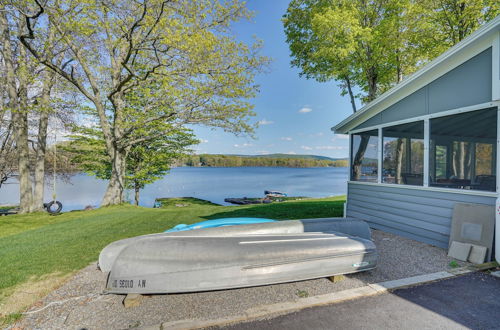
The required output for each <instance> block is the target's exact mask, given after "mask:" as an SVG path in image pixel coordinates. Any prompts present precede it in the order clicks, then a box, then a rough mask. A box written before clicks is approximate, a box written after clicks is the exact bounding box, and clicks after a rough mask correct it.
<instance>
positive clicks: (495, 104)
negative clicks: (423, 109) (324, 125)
mask: <svg viewBox="0 0 500 330" xmlns="http://www.w3.org/2000/svg"><path fill="white" fill-rule="evenodd" d="M498 106H500V101H494V102H486V103H480V104H475V105H470V106H467V107H462V108H457V109H452V110H447V111H441V112H436V113H432V114H429V115H423V116H418V117H412V118H408V119H402V120H397V121H392V122H389V123H383V124H379V125H374V126H369V127H364V128H360V129H355V130H352V131H349V133H350V134H357V133H360V132H366V131H371V130H374V129H379V128H384V127H389V126H396V125H401V124H407V123H412V122H416V121H421V120H426V119H433V118H439V117H446V116H450V115H454V114H457V113H462V112H470V111H477V110H484V109H487V108H493V107H498Z"/></svg>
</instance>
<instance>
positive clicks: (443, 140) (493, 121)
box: [429, 108, 497, 191]
mask: <svg viewBox="0 0 500 330" xmlns="http://www.w3.org/2000/svg"><path fill="white" fill-rule="evenodd" d="M430 125H431V137H430V138H431V150H430V162H431V164H430V167H429V168H430V178H429V182H430V185H431V186H434V187H443V188H456V189H475V190H487V191H495V190H496V166H495V159H496V137H497V129H496V126H497V111H496V108H494V109H486V110H478V111H471V112H466V113H462V114H457V115H452V116H446V117H440V118H436V119H431V121H430Z"/></svg>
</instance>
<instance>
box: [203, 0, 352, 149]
mask: <svg viewBox="0 0 500 330" xmlns="http://www.w3.org/2000/svg"><path fill="white" fill-rule="evenodd" d="M288 3H289V0H272V1H269V0H249V1H248V3H247V6H248V8H249V9H250V10H252V11H254V12H255V16H254V18H253V19H252V20H251V21H250V22H248V21H247V22H239V23H237V24H235V26H234V32H235V34H236V35H237V38H238V39H239V40H242V41H245V42H248V43H250V42H251V41H252V36H256V37H257V38H259V39H261V40H262V41H263V43H264V47H263V49H262V51H261V54H262V55H264V56H268V57H271V58H272V63H271V65H270V69H269V70H266V71H267V72H266V73H262V74H259V75H258V76H257V77H256V82H257V84H258V85H260V88H259V90H260V93H259V94H258V96H257V97H256V98H255V99H253V100H251V102H252V103H253V104H254V105H255V108H254V111H255V112H256V114H257V115H256V116H255V117H253V118H252V119H251V120H252V121H253V122H259V123H260V127H259V128H258V129H257V130H256V132H255V137H256V138H255V139H252V138H249V137H236V136H234V135H232V134H230V133H226V132H223V131H222V130H220V129H215V130H213V129H210V128H206V127H195V128H194V130H195V134H196V135H197V137H198V139H200V140H201V143H200V144H199V145H198V146H196V147H195V148H193V149H194V150H195V152H196V153H210V154H244V155H259V154H269V153H288V154H307V155H322V156H328V157H332V158H343V157H347V156H348V141H349V140H348V138H347V136H345V135H335V134H333V132H332V131H331V130H330V128H331V127H332V126H334V125H335V124H337V123H338V122H340V121H341V120H343V119H345V118H346V117H347V116H349V115H350V114H351V113H352V109H351V105H350V102H349V99H348V97H342V96H340V88H339V87H338V86H337V83H336V82H335V81H332V82H328V83H319V82H316V81H315V80H308V79H306V78H301V77H299V72H300V71H299V69H297V68H292V67H291V65H290V60H291V58H290V51H289V48H288V44H287V43H286V37H285V33H284V30H283V24H282V22H281V17H282V16H283V14H284V13H285V12H286V9H287V7H288Z"/></svg>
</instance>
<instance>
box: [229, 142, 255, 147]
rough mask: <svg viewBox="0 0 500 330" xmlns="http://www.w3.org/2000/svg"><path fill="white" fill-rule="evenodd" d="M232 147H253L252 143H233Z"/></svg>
mask: <svg viewBox="0 0 500 330" xmlns="http://www.w3.org/2000/svg"><path fill="white" fill-rule="evenodd" d="M233 147H235V148H248V147H253V144H251V143H243V144H234V145H233Z"/></svg>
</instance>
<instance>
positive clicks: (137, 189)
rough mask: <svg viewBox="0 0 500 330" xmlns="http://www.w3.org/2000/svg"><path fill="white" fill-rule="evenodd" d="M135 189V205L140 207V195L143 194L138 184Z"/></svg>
mask: <svg viewBox="0 0 500 330" xmlns="http://www.w3.org/2000/svg"><path fill="white" fill-rule="evenodd" d="M134 189H135V205H137V206H139V194H140V193H141V187H140V186H139V185H138V184H136V185H135V186H134Z"/></svg>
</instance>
